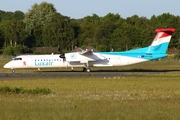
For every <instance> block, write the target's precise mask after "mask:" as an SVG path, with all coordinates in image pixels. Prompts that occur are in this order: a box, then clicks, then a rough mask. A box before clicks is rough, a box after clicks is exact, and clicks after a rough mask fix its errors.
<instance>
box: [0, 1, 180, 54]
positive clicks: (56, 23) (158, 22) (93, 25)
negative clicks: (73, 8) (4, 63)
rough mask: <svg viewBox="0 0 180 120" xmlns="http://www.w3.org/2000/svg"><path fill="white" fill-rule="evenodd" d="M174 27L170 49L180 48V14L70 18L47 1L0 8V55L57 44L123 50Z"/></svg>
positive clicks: (148, 41)
mask: <svg viewBox="0 0 180 120" xmlns="http://www.w3.org/2000/svg"><path fill="white" fill-rule="evenodd" d="M166 27H174V28H176V32H175V33H174V34H173V38H172V41H171V43H170V48H173V49H180V17H179V16H174V15H172V14H170V13H163V14H161V15H159V16H155V15H153V16H152V17H151V18H150V19H147V18H146V17H139V16H138V15H133V16H131V17H127V18H122V17H121V16H120V15H119V14H113V13H108V14H107V15H105V16H103V17H100V16H98V15H96V14H92V16H85V17H84V18H81V19H72V18H70V17H68V16H65V15H62V14H61V13H58V12H57V10H56V9H55V7H54V5H53V4H51V3H47V2H42V3H40V4H34V5H33V6H32V7H31V8H30V9H29V10H28V12H27V13H23V12H22V11H15V12H6V11H3V10H0V49H1V54H21V53H30V52H31V53H32V52H33V50H34V49H35V47H59V48H60V49H61V50H63V51H67V52H68V51H71V50H72V49H74V48H75V46H77V47H85V46H92V47H94V48H96V49H98V50H99V51H111V50H112V49H113V50H114V51H123V50H127V49H135V48H139V47H144V46H148V45H150V43H151V42H152V40H153V38H154V37H155V29H157V28H166Z"/></svg>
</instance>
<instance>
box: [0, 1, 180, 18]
mask: <svg viewBox="0 0 180 120" xmlns="http://www.w3.org/2000/svg"><path fill="white" fill-rule="evenodd" d="M42 2H48V3H52V4H53V5H54V7H55V8H56V10H57V12H59V13H61V14H62V15H65V16H68V17H70V18H75V19H79V18H84V17H86V16H92V15H93V14H97V15H98V16H99V17H103V16H105V15H107V14H108V13H113V14H119V15H120V16H121V17H123V18H127V17H131V16H133V15H138V16H139V17H147V18H148V19H150V18H151V17H152V16H153V15H156V16H158V15H161V14H163V13H170V14H172V15H175V16H180V7H179V6H180V0H0V10H3V11H11V12H14V11H16V10H20V11H22V12H24V13H26V12H28V9H31V7H32V5H34V4H35V3H37V4H40V3H42Z"/></svg>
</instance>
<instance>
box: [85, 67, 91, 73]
mask: <svg viewBox="0 0 180 120" xmlns="http://www.w3.org/2000/svg"><path fill="white" fill-rule="evenodd" d="M83 72H91V69H90V68H83Z"/></svg>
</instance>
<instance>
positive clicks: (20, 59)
mask: <svg viewBox="0 0 180 120" xmlns="http://www.w3.org/2000/svg"><path fill="white" fill-rule="evenodd" d="M13 60H22V58H14V59H13Z"/></svg>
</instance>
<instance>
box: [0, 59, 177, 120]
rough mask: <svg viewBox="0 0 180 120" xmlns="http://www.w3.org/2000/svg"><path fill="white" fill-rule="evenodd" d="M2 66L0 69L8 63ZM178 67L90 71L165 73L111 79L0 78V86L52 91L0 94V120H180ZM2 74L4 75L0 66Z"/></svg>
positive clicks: (163, 65) (156, 64)
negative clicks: (45, 93) (49, 91)
mask: <svg viewBox="0 0 180 120" xmlns="http://www.w3.org/2000/svg"><path fill="white" fill-rule="evenodd" d="M0 62H1V63H0V64H1V66H2V65H3V64H4V63H5V62H7V61H6V60H1V61H0ZM179 64H180V63H179V62H167V61H163V62H160V61H152V62H147V63H142V64H137V65H132V66H127V67H115V68H104V69H97V68H95V69H94V70H95V71H98V70H100V71H105V70H109V71H112V72H113V71H143V70H145V71H165V72H167V73H164V74H125V75H122V76H120V77H114V78H74V79H72V78H56V79H48V78H47V79H26V80H23V79H21V80H18V79H17V80H1V81H0V86H4V85H7V86H10V87H23V88H25V89H34V88H36V87H39V88H49V89H50V90H51V91H52V93H50V94H47V95H44V94H15V93H0V107H1V109H0V119H1V120H5V119H8V120H9V119H10V120H11V119H13V120H20V119H34V120H39V119H58V120H59V119H66V120H72V119H74V120H77V119H78V120H82V119H83V120H84V119H85V120H104V119H108V120H109V119H110V120H152V119H155V120H171V119H172V120H178V119H180V87H179V86H180V74H179V71H180V65H179ZM0 70H1V71H2V72H8V70H4V69H3V68H0ZM52 70H55V69H52ZM25 71H28V72H33V71H35V70H25ZM58 71H60V70H59V69H58ZM18 72H21V70H19V71H18ZM107 73H108V72H107Z"/></svg>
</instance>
